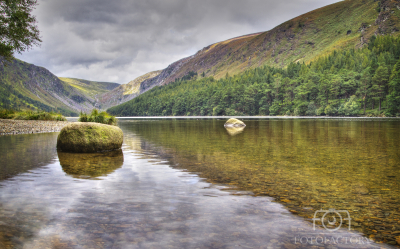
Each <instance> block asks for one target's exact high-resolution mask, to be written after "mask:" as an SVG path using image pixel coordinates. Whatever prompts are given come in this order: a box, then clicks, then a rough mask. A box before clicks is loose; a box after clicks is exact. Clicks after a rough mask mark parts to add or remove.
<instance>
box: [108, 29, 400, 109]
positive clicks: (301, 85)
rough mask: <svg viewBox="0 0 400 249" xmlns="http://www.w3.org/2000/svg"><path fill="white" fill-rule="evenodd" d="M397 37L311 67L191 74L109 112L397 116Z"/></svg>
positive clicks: (335, 54)
mask: <svg viewBox="0 0 400 249" xmlns="http://www.w3.org/2000/svg"><path fill="white" fill-rule="evenodd" d="M399 110H400V37H399V36H397V37H395V36H389V35H386V36H378V37H377V38H376V37H375V36H373V37H372V38H371V39H370V42H369V44H368V45H366V46H364V47H363V48H359V49H354V48H352V49H341V50H335V51H333V52H331V53H330V54H329V55H325V56H323V55H322V56H320V57H319V58H318V59H316V60H314V61H313V62H312V63H309V64H305V63H299V62H297V63H291V64H289V65H288V67H287V68H284V69H282V68H279V67H270V66H266V65H264V66H262V67H259V68H255V69H248V70H247V71H245V72H244V73H240V74H236V75H234V76H233V77H232V76H228V77H225V78H221V79H219V80H215V79H214V78H213V77H202V76H198V75H197V74H196V73H194V72H192V73H189V74H188V75H186V76H185V77H183V78H182V79H179V80H176V81H175V82H173V83H171V84H168V85H164V86H156V87H154V88H153V89H152V90H150V91H148V92H146V93H144V94H142V95H140V96H138V97H136V98H135V99H133V100H131V101H129V102H127V103H125V104H122V105H119V106H115V107H113V108H110V109H109V110H108V112H110V113H111V114H113V115H118V116H182V115H187V116H190V115H213V116H217V115H228V116H240V115H296V116H302V115H307V116H314V115H329V116H336V115H339V116H359V115H367V116H399V115H400V113H399Z"/></svg>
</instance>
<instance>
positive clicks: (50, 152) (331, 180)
mask: <svg viewBox="0 0 400 249" xmlns="http://www.w3.org/2000/svg"><path fill="white" fill-rule="evenodd" d="M243 120H244V122H245V123H246V124H247V126H246V127H245V128H244V129H228V130H227V129H225V128H224V126H223V125H224V122H225V121H226V119H198V120H197V119H193V118H192V119H121V120H119V123H118V125H119V126H120V127H121V129H122V130H123V132H124V144H123V148H122V150H121V151H114V152H107V153H93V154H72V153H63V152H57V150H56V140H57V135H58V133H47V134H29V135H17V136H1V137H0V149H1V152H2V153H1V155H0V162H1V166H0V248H288V249H291V248H310V247H313V246H314V247H315V248H391V247H395V245H396V240H397V241H399V242H400V198H399V192H400V188H399V176H400V174H399V173H400V152H399V148H400V146H399V145H400V120H399V119H246V118H244V119H243Z"/></svg>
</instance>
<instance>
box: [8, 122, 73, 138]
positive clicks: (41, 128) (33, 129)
mask: <svg viewBox="0 0 400 249" xmlns="http://www.w3.org/2000/svg"><path fill="white" fill-rule="evenodd" d="M68 123H69V122H68V121H41V120H13V119H0V136H1V135H18V134H31V133H47V132H59V131H60V130H61V129H62V128H63V127H64V126H65V125H67V124H68Z"/></svg>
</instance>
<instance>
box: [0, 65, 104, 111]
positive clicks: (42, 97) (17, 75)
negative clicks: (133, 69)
mask: <svg viewBox="0 0 400 249" xmlns="http://www.w3.org/2000/svg"><path fill="white" fill-rule="evenodd" d="M95 104H96V102H95V101H94V100H93V99H92V98H89V97H88V96H87V95H85V94H83V93H82V92H81V91H79V90H77V89H76V88H74V87H72V86H71V85H69V84H67V83H66V82H63V81H61V80H60V79H59V78H57V76H55V75H54V74H52V73H51V72H50V71H49V70H47V69H45V68H43V67H38V66H35V65H32V64H29V63H26V62H23V61H20V60H17V59H16V60H13V61H12V62H6V61H4V60H2V59H0V107H1V108H13V109H32V110H35V109H42V110H45V111H59V112H61V113H62V114H64V115H67V116H76V115H78V113H79V112H80V111H84V112H89V111H90V110H92V109H93V108H94V106H95Z"/></svg>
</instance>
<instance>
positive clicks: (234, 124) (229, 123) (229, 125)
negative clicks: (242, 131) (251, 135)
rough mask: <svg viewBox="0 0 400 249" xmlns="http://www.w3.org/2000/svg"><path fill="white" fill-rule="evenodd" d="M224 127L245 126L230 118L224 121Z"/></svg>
mask: <svg viewBox="0 0 400 249" xmlns="http://www.w3.org/2000/svg"><path fill="white" fill-rule="evenodd" d="M224 126H225V127H245V126H246V124H245V123H243V122H242V121H240V120H239V119H236V118H230V119H228V121H226V123H225V125H224Z"/></svg>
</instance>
